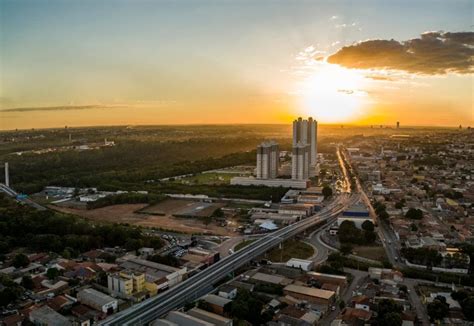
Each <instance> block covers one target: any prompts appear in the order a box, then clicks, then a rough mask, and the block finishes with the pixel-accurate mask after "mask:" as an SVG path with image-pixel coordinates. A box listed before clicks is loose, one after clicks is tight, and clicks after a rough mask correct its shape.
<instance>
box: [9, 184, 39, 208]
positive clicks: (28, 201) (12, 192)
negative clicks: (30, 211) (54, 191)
mask: <svg viewBox="0 0 474 326" xmlns="http://www.w3.org/2000/svg"><path fill="white" fill-rule="evenodd" d="M0 191H1V192H4V193H5V194H7V195H8V196H10V197H13V198H15V199H16V200H17V201H19V202H21V203H25V204H26V205H29V206H31V207H33V208H36V209H38V210H41V211H44V210H46V209H47V208H46V207H43V206H41V205H39V204H37V203H35V202H34V201H32V200H31V199H29V198H28V197H25V198H19V197H18V195H19V194H18V193H17V192H16V191H15V190H13V189H12V188H10V187H7V186H6V185H4V184H3V183H0Z"/></svg>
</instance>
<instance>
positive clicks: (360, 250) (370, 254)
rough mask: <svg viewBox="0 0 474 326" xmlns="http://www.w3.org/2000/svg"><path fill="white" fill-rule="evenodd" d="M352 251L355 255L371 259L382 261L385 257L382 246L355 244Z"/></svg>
mask: <svg viewBox="0 0 474 326" xmlns="http://www.w3.org/2000/svg"><path fill="white" fill-rule="evenodd" d="M354 252H356V255H357V256H360V257H365V258H368V259H372V260H378V261H382V260H384V259H386V258H387V256H386V255H385V250H384V248H383V247H382V246H355V247H354Z"/></svg>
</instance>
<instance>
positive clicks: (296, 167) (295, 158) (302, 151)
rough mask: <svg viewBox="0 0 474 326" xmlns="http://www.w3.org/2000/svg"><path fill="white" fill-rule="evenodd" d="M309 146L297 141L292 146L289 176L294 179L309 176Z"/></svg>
mask: <svg viewBox="0 0 474 326" xmlns="http://www.w3.org/2000/svg"><path fill="white" fill-rule="evenodd" d="M309 161H310V146H309V145H307V144H303V143H302V142H299V143H297V144H296V145H295V146H293V152H292V155H291V178H292V179H294V180H306V179H308V178H309V169H310V164H309Z"/></svg>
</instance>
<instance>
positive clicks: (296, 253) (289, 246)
mask: <svg viewBox="0 0 474 326" xmlns="http://www.w3.org/2000/svg"><path fill="white" fill-rule="evenodd" d="M313 254H314V249H313V247H311V245H309V244H307V243H304V242H302V241H298V240H294V239H291V240H287V241H285V242H283V243H282V245H281V249H280V247H276V248H273V249H272V250H270V251H269V252H268V253H267V254H266V258H268V259H269V260H271V261H272V262H286V261H288V260H290V259H291V258H300V259H307V258H309V257H311V256H312V255H313Z"/></svg>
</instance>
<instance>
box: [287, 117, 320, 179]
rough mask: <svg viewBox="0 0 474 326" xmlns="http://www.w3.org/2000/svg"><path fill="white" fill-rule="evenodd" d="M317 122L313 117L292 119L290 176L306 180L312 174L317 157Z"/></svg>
mask: <svg viewBox="0 0 474 326" xmlns="http://www.w3.org/2000/svg"><path fill="white" fill-rule="evenodd" d="M317 137H318V122H317V121H316V120H313V118H311V117H310V118H308V120H303V119H302V118H301V117H300V118H298V119H297V120H295V121H293V150H292V155H291V178H292V179H293V180H306V179H308V178H309V177H311V176H313V175H314V171H315V166H316V158H317V154H318V153H317V150H318V146H317V141H318V138H317Z"/></svg>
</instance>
